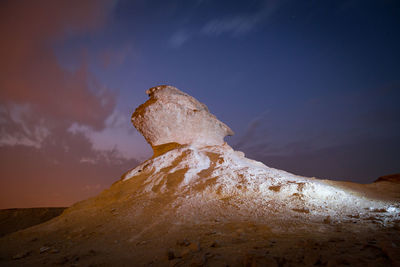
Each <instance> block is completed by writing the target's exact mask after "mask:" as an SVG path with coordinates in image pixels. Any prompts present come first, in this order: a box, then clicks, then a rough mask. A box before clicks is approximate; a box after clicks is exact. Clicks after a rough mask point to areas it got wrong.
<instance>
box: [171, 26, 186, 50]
mask: <svg viewBox="0 0 400 267" xmlns="http://www.w3.org/2000/svg"><path fill="white" fill-rule="evenodd" d="M190 37H191V35H190V34H189V33H188V32H187V31H185V30H179V31H177V32H175V33H173V34H172V36H171V38H170V39H169V41H168V43H169V45H170V46H171V47H173V48H179V47H181V46H182V45H183V44H184V43H186V42H187V41H188V40H189V38H190Z"/></svg>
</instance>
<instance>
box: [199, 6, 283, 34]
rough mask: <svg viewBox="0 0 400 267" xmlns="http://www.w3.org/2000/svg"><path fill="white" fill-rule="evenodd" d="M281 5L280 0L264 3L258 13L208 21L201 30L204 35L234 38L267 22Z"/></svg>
mask: <svg viewBox="0 0 400 267" xmlns="http://www.w3.org/2000/svg"><path fill="white" fill-rule="evenodd" d="M282 4H283V1H281V0H273V1H264V2H263V5H262V7H261V8H260V10H259V11H257V12H255V13H252V14H238V15H234V16H230V17H225V18H219V19H214V20H211V21H209V22H208V23H207V24H205V25H204V26H203V28H202V29H201V33H203V34H206V35H216V36H217V35H221V34H230V35H232V36H234V37H237V36H241V35H244V34H246V33H248V32H250V31H252V30H254V29H255V28H256V27H257V26H258V25H260V24H261V23H262V22H265V21H266V20H268V19H269V18H270V17H271V16H272V15H273V14H274V13H275V12H276V11H277V10H278V9H279V7H280V6H281V5H282Z"/></svg>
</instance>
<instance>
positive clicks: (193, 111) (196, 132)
mask: <svg viewBox="0 0 400 267" xmlns="http://www.w3.org/2000/svg"><path fill="white" fill-rule="evenodd" d="M146 93H147V94H148V95H149V96H150V99H149V100H147V101H146V102H145V103H144V104H142V105H140V106H139V107H138V108H137V109H136V110H135V112H134V113H133V115H132V123H133V125H134V126H135V127H136V129H138V131H139V132H140V133H141V134H142V135H143V136H144V138H145V139H146V140H147V142H148V143H149V144H150V145H151V146H152V147H153V149H154V151H155V154H157V148H159V147H160V146H164V150H165V146H169V147H176V146H179V145H186V144H191V145H194V146H207V145H221V144H223V143H224V137H225V136H227V135H233V131H232V130H231V129H230V128H229V127H228V126H227V125H226V124H224V123H223V122H221V121H219V120H218V119H217V118H216V117H215V116H214V115H213V114H211V113H210V112H209V111H208V108H207V106H206V105H204V104H203V103H200V102H199V101H197V100H196V99H195V98H193V97H191V96H190V95H188V94H185V93H183V92H182V91H180V90H178V89H177V88H175V87H173V86H168V85H161V86H156V87H153V88H150V89H149V90H147V91H146ZM167 150H168V149H167Z"/></svg>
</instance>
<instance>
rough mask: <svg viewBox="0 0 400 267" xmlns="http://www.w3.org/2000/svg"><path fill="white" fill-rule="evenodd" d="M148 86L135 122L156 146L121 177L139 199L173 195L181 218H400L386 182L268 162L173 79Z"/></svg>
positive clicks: (399, 205)
mask: <svg viewBox="0 0 400 267" xmlns="http://www.w3.org/2000/svg"><path fill="white" fill-rule="evenodd" d="M147 93H148V94H149V95H150V99H149V100H148V101H147V102H146V103H144V104H143V105H141V106H140V107H138V108H137V109H136V111H135V113H133V116H132V122H133V124H134V126H135V127H136V128H137V129H138V130H139V131H140V132H141V133H142V134H143V135H144V137H145V138H146V140H147V141H148V142H149V143H150V144H151V145H152V146H153V149H154V152H155V153H154V156H153V158H151V159H149V160H147V161H145V162H144V163H142V164H141V165H139V166H137V167H136V168H134V169H132V170H130V171H128V172H127V173H126V174H125V175H124V176H123V177H122V182H128V180H130V181H131V182H132V184H134V185H135V191H134V194H135V196H136V197H138V198H144V199H152V198H158V197H160V196H163V197H165V196H170V197H171V198H174V199H175V200H174V201H172V204H170V207H174V212H173V213H174V214H178V215H179V216H178V217H179V218H180V220H182V221H186V222H199V221H200V220H205V221H207V220H212V219H215V218H219V219H221V218H226V220H227V221H229V220H233V219H235V220H236V219H237V218H248V219H249V220H253V221H258V220H260V221H265V220H266V219H267V218H279V217H280V218H281V219H282V220H284V221H285V222H288V221H290V220H297V218H299V216H300V217H302V218H303V219H307V221H319V222H320V221H323V220H324V219H326V218H329V220H337V221H346V220H347V221H348V220H354V218H358V219H357V220H358V221H360V222H361V221H364V222H365V221H368V220H369V218H374V220H376V221H379V222H380V223H382V224H383V225H386V224H388V223H389V224H390V223H391V222H394V221H395V220H398V219H400V214H399V212H400V203H399V199H400V197H398V196H397V197H396V196H395V195H393V194H392V195H391V196H389V195H390V194H389V191H387V190H386V189H383V188H384V187H385V186H386V185H382V186H381V185H376V184H371V185H359V184H354V183H345V182H334V181H329V180H320V179H316V178H307V177H301V176H297V175H294V174H291V173H288V172H285V171H282V170H277V169H274V168H270V167H268V166H266V165H264V164H263V163H261V162H257V161H254V160H250V159H247V158H246V157H245V156H244V153H242V152H239V151H234V150H233V149H232V148H231V147H230V146H229V145H228V144H226V143H224V141H223V138H224V137H225V136H226V135H229V134H232V131H231V130H230V129H229V127H228V126H226V125H225V124H223V123H222V122H220V121H219V120H218V119H217V118H216V117H215V116H213V115H212V114H210V112H209V111H208V109H207V107H206V106H205V105H204V104H202V103H200V102H198V101H197V100H195V99H194V98H193V97H191V96H189V95H187V94H185V93H183V92H181V91H179V90H178V89H176V88H174V87H171V86H158V87H154V88H151V89H150V90H148V91H147ZM171 144H177V145H176V146H174V145H171ZM163 146H164V147H163ZM160 147H163V148H162V149H160ZM390 186H391V187H393V185H392V184H391V185H390ZM379 190H384V191H385V194H382V193H380V192H379ZM396 190H397V189H396ZM395 192H397V191H395ZM163 208H165V207H163ZM378 211H379V212H378ZM233 217H235V218H233Z"/></svg>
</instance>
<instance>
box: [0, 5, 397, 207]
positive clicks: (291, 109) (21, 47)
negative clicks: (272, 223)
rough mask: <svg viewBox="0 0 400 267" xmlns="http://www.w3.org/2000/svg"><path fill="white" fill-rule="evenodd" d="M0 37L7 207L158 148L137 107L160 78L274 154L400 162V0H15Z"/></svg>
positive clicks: (366, 170)
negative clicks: (137, 120)
mask: <svg viewBox="0 0 400 267" xmlns="http://www.w3.org/2000/svg"><path fill="white" fill-rule="evenodd" d="M0 34H1V35H0V36H1V42H0V208H13V207H37V206H66V205H71V204H72V203H74V202H76V201H79V200H83V199H85V198H87V197H89V196H93V195H95V194H97V193H99V192H100V191H102V190H104V189H105V188H107V187H109V186H110V185H111V184H112V183H113V182H115V181H116V180H118V179H119V177H120V176H121V175H122V174H123V173H124V172H126V171H127V170H128V169H130V168H133V167H135V166H136V165H137V164H138V163H139V162H141V161H144V160H145V159H147V158H148V157H150V156H151V149H150V146H149V145H148V144H147V143H146V142H145V141H144V138H143V137H142V136H141V135H140V134H139V133H138V132H137V131H136V130H135V129H134V127H133V126H132V124H131V122H130V117H131V114H132V112H133V111H134V109H135V108H136V107H137V106H138V105H139V104H141V103H143V102H144V101H146V100H147V95H146V94H145V90H146V89H148V88H150V87H153V86H156V85H160V84H169V85H173V86H175V87H177V88H179V89H181V90H182V91H184V92H186V93H188V94H190V95H192V96H194V97H195V98H197V99H198V100H199V101H201V102H203V103H205V104H206V105H207V106H208V107H209V109H210V111H211V112H212V113H213V114H215V115H216V116H217V117H218V118H219V119H220V120H221V121H223V122H225V123H226V124H227V125H229V126H230V127H231V128H232V129H233V130H234V131H235V136H233V137H227V138H226V141H227V142H228V143H229V144H230V145H231V146H232V147H234V148H235V149H236V150H241V151H243V152H245V154H246V156H247V157H249V158H252V159H256V160H260V161H262V162H264V163H265V164H266V165H267V166H270V167H275V168H279V169H284V170H287V171H289V172H293V173H295V174H299V175H304V176H311V177H318V178H324V179H334V180H347V181H353V182H360V183H370V182H372V181H374V180H375V179H376V178H377V177H379V176H382V175H386V174H390V173H396V172H397V173H398V172H400V2H399V1H395V0H393V1H378V0H376V1H365V0H360V1H356V0H349V1H296V0H292V1H291V0H282V1H279V0H277V1H270V0H265V1H263V0H259V1H249V0H246V1H232V0H231V1H217V0H214V1H212V0H197V1H196V0H180V1H179V0H176V1H165V0H159V1H151V0H140V1H139V0H137V1H128V0H121V1H100V0H98V1H97V0H96V1H89V0H88V1H52V0H48V1H41V0H38V1H30V0H26V1H18V0H17V1H4V0H3V1H1V2H0ZM182 134H184V133H182Z"/></svg>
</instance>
